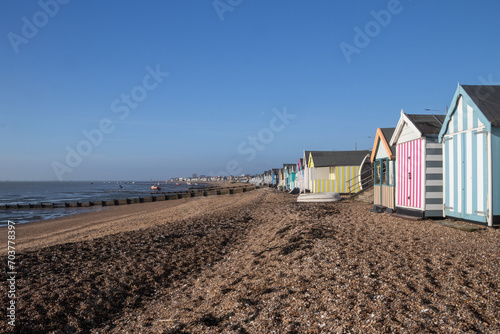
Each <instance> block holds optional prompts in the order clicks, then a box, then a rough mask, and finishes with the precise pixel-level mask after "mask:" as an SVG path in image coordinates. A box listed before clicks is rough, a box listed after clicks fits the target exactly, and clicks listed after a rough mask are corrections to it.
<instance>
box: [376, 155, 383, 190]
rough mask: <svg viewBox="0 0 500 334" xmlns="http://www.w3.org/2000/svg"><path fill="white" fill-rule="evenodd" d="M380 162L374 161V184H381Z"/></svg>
mask: <svg viewBox="0 0 500 334" xmlns="http://www.w3.org/2000/svg"><path fill="white" fill-rule="evenodd" d="M380 162H381V161H380V160H376V161H375V184H381V179H382V178H381V170H380V168H381V164H380Z"/></svg>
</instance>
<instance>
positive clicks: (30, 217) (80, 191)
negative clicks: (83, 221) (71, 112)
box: [0, 181, 189, 226]
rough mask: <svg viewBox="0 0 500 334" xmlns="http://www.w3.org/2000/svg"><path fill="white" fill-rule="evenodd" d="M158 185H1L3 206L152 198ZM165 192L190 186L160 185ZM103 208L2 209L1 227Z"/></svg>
mask: <svg viewBox="0 0 500 334" xmlns="http://www.w3.org/2000/svg"><path fill="white" fill-rule="evenodd" d="M153 184H157V183H154V182H116V181H113V182H102V181H100V182H58V181H54V182H0V205H3V204H37V203H42V202H43V203H46V202H49V203H64V202H89V201H95V202H96V201H103V200H111V199H121V198H134V197H145V196H149V195H150V190H151V189H150V188H151V186H152V185H153ZM160 187H161V191H162V192H169V191H185V190H188V187H189V186H188V185H186V184H183V183H181V184H180V185H178V186H177V185H175V184H172V183H160ZM99 209H102V208H100V207H93V208H90V209H89V208H64V209H53V210H52V209H42V210H40V209H39V210H0V226H2V225H5V224H7V221H8V220H11V221H14V222H16V223H27V222H33V221H41V220H46V219H53V218H58V217H63V216H67V215H71V214H76V213H82V212H88V211H92V210H99Z"/></svg>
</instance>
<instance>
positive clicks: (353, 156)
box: [307, 150, 370, 193]
mask: <svg viewBox="0 0 500 334" xmlns="http://www.w3.org/2000/svg"><path fill="white" fill-rule="evenodd" d="M367 157H368V159H369V157H370V151H368V150H365V151H309V158H308V163H307V166H308V169H309V183H310V184H309V186H310V190H311V192H313V193H318V192H337V193H349V192H350V189H349V181H351V182H352V180H355V179H356V177H357V176H359V172H360V169H361V167H362V165H363V163H364V161H366V158H367ZM354 183H355V182H353V183H352V184H354ZM360 190H361V184H359V183H358V184H357V185H356V186H355V187H353V189H352V191H353V192H358V191H360Z"/></svg>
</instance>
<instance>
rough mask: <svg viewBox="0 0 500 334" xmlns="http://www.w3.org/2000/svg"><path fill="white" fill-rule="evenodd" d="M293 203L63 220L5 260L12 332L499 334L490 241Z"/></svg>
mask: <svg viewBox="0 0 500 334" xmlns="http://www.w3.org/2000/svg"><path fill="white" fill-rule="evenodd" d="M295 199H296V197H295V196H292V195H288V194H285V193H280V192H277V191H274V190H271V189H259V190H256V191H251V192H248V193H244V194H235V195H224V196H211V197H208V198H204V199H192V200H189V201H188V202H186V203H179V204H178V205H175V206H172V207H164V208H161V207H159V206H156V207H153V205H151V207H148V206H149V204H140V205H136V206H135V205H131V206H126V207H125V206H124V207H123V208H120V207H117V208H113V209H116V211H115V212H113V211H112V210H108V211H104V212H98V213H93V214H90V215H88V216H87V217H84V216H81V217H72V218H71V219H77V220H78V219H81V220H80V222H81V224H77V223H75V221H73V223H72V225H73V226H75V225H79V226H80V227H79V228H77V229H71V228H67V223H68V221H67V220H66V223H65V222H64V219H63V220H59V221H57V222H47V223H48V224H49V225H50V224H51V223H52V224H56V223H57V224H61V225H60V226H59V229H57V228H56V225H52V226H53V227H54V228H56V229H55V230H53V231H48V230H47V231H45V233H46V238H47V239H48V241H44V240H41V239H40V238H37V236H36V235H34V236H33V238H32V239H34V240H35V241H34V243H31V241H30V239H29V238H28V237H27V236H25V237H23V236H22V233H21V232H19V235H20V238H21V239H22V238H25V239H24V240H23V243H24V244H23V246H22V247H24V248H23V251H22V254H18V255H17V259H16V261H18V262H19V265H20V267H19V269H18V277H17V287H18V291H17V298H18V318H17V319H16V324H17V326H16V327H17V329H18V330H20V329H22V330H24V331H28V332H31V333H37V332H54V333H89V332H92V333H124V332H134V333H271V332H273V331H274V332H275V333H323V332H324V333H328V332H332V333H348V332H351V333H352V332H363V333H380V332H394V333H419V332H446V333H461V332H483V333H496V332H499V331H500V311H499V310H500V290H499V286H498V284H499V282H500V231H499V230H494V229H484V230H480V231H477V232H465V231H460V230H455V229H451V228H449V227H445V226H441V225H438V224H435V223H433V222H430V221H420V222H413V221H405V220H402V219H399V218H394V217H392V216H390V215H388V214H375V213H371V212H370V211H369V208H370V205H368V204H364V203H358V202H350V201H343V202H338V203H325V204H319V203H318V204H312V203H296V202H295ZM152 204H154V205H158V204H163V203H152ZM167 204H168V202H165V205H167ZM122 209H123V210H131V211H129V212H125V211H123V212H119V211H118V210H122ZM134 209H135V210H140V212H138V211H134ZM91 215H92V216H91ZM67 219H69V218H67ZM85 222H86V223H85ZM85 224H87V225H85ZM63 228H67V229H68V230H67V231H64V232H61V234H59V231H60V230H61V229H63ZM42 230H43V229H42ZM42 239H43V238H42ZM28 245H29V246H28ZM48 245H50V246H49V247H46V246H48ZM20 252H21V251H20ZM1 289H2V291H1V292H0V293H1V295H2V296H3V298H2V303H1V305H0V307H2V308H4V307H6V302H7V301H8V300H7V298H6V297H5V296H6V286H5V285H2V286H1ZM4 309H5V308H4ZM6 330H9V327H8V326H7V325H6V323H5V322H2V323H0V331H6Z"/></svg>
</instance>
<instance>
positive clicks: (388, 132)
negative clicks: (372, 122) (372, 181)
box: [371, 128, 396, 162]
mask: <svg viewBox="0 0 500 334" xmlns="http://www.w3.org/2000/svg"><path fill="white" fill-rule="evenodd" d="M394 131H396V128H378V129H377V134H376V135H375V140H374V142H373V150H372V155H371V162H373V161H375V156H376V154H377V152H376V150H377V146H379V147H380V148H382V147H383V148H384V149H385V151H386V153H387V156H389V157H390V158H391V159H394V158H395V157H396V145H392V146H389V141H390V140H391V138H392V135H393V134H394Z"/></svg>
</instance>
